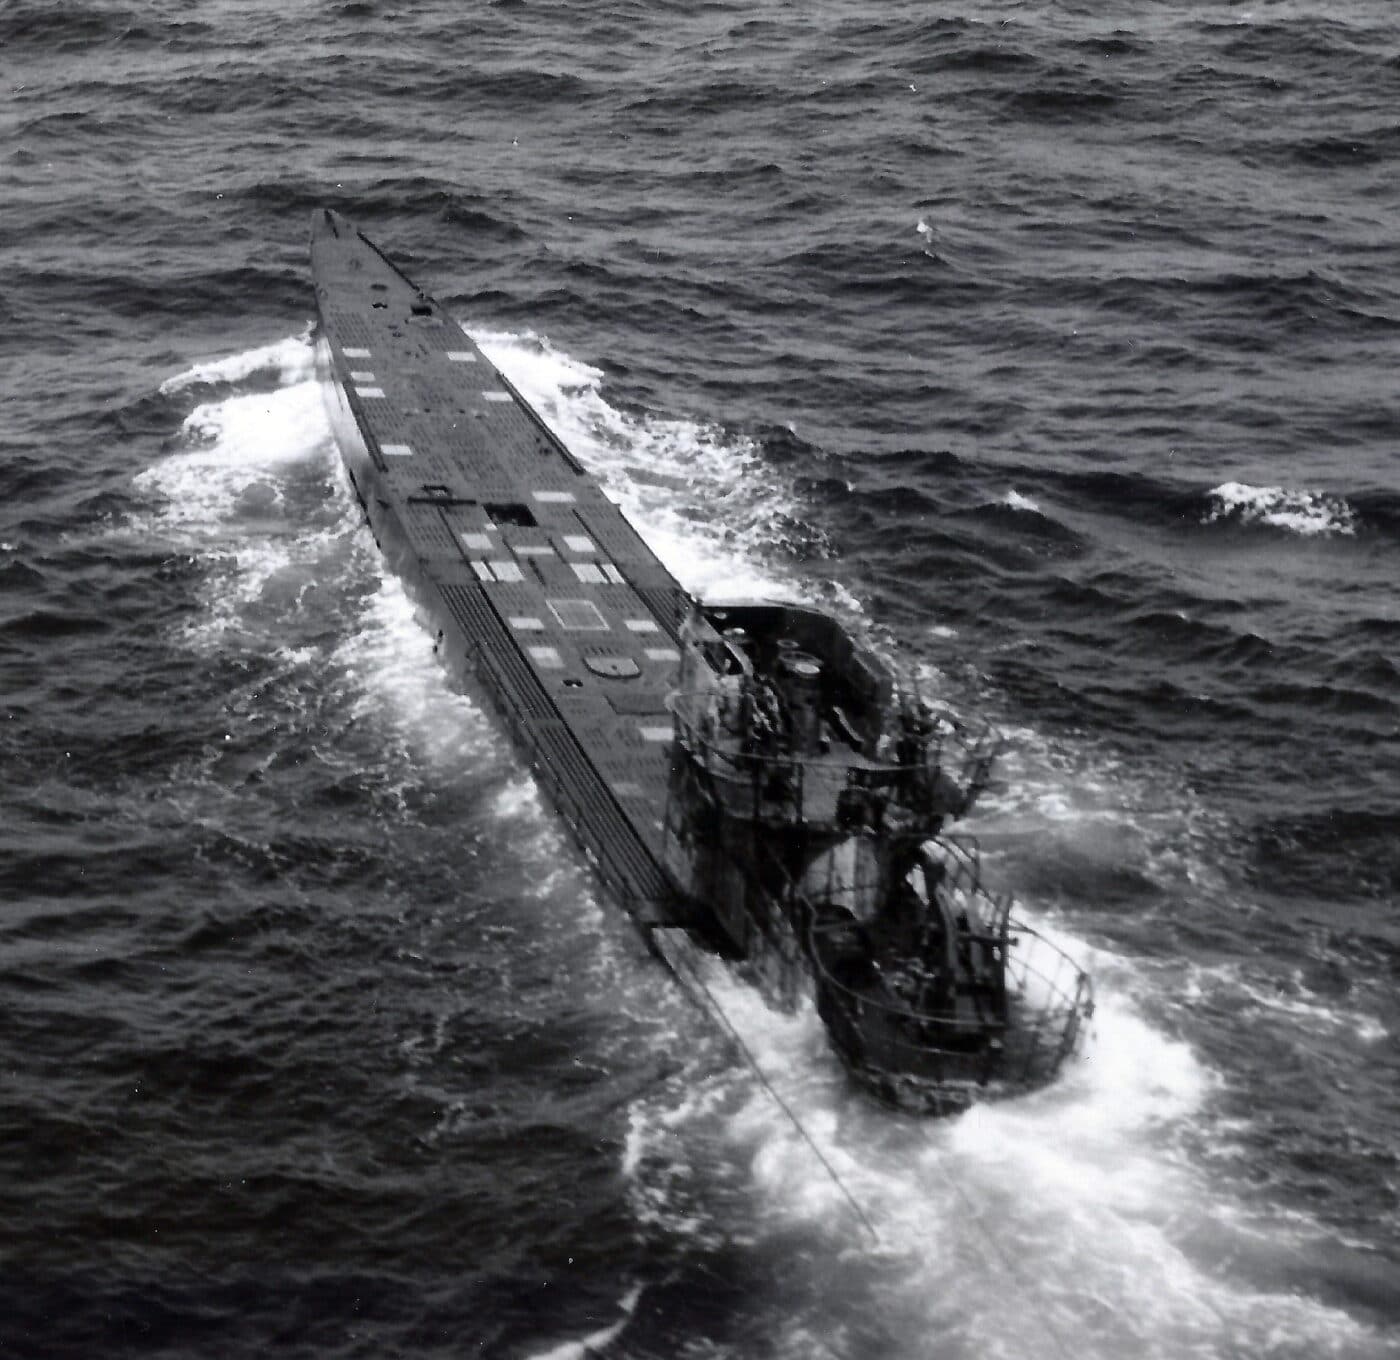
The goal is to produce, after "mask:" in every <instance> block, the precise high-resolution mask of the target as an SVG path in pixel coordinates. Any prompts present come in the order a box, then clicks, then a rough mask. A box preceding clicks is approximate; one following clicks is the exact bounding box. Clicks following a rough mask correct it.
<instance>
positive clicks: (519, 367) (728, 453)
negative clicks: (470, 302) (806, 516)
mask: <svg viewBox="0 0 1400 1360" xmlns="http://www.w3.org/2000/svg"><path fill="white" fill-rule="evenodd" d="M471 335H472V339H474V340H475V341H476V342H477V344H478V345H480V346H481V349H482V351H483V352H484V353H485V354H486V356H487V357H488V358H489V359H490V360H491V362H492V363H494V364H496V365H497V367H499V368H500V369H501V371H502V372H503V373H505V375H506V377H508V378H509V379H510V381H511V382H512V383H513V384H514V385H515V386H516V387H517V388H518V389H519V390H520V392H521V394H522V395H523V396H524V397H525V399H526V400H527V401H528V402H529V403H530V404H531V405H532V406H533V407H534V408H535V410H536V411H538V412H539V414H540V415H541V416H542V417H543V418H544V419H545V420H546V421H547V422H548V423H549V425H550V427H551V428H552V429H553V430H554V431H555V433H556V434H558V435H559V437H560V438H561V439H562V440H563V442H564V443H565V444H566V445H567V446H568V448H569V449H570V450H571V451H572V452H573V453H574V454H575V455H577V457H578V458H579V459H580V460H581V461H582V462H583V463H584V464H585V465H586V466H587V467H588V469H589V471H590V472H592V473H593V474H594V475H595V476H597V477H598V478H599V480H600V481H601V482H602V483H603V486H604V488H605V490H606V491H607V492H608V494H609V496H610V497H611V498H612V499H613V500H614V501H615V502H616V503H617V504H618V506H619V507H620V508H621V509H622V511H623V513H624V514H626V515H627V517H628V518H629V519H630V520H631V521H632V522H633V523H634V524H635V525H636V526H637V527H638V529H639V530H640V531H641V532H642V533H643V535H644V536H645V538H646V541H647V544H648V546H650V547H651V548H652V549H653V550H654V551H655V552H656V554H657V556H659V557H660V558H661V560H662V561H663V562H664V563H665V564H666V565H667V567H668V568H670V570H671V571H672V572H673V573H674V574H675V575H676V577H677V579H678V580H679V581H680V582H681V583H682V584H683V585H684V586H685V587H686V588H687V589H688V590H689V591H691V592H692V593H693V594H696V595H699V596H702V597H710V598H727V599H763V598H769V599H772V598H778V599H793V598H798V597H800V596H801V595H802V594H803V593H804V588H809V587H808V586H799V585H798V584H797V583H795V582H794V581H792V580H788V579H785V578H784V577H783V576H781V575H780V574H779V573H777V572H775V571H774V570H772V569H771V568H769V567H767V566H765V565H763V563H762V558H763V556H764V553H765V550H766V549H767V548H768V547H770V546H771V545H772V541H773V528H772V526H773V525H774V524H775V523H777V522H780V521H781V518H782V516H783V514H784V512H786V511H787V510H788V508H789V507H790V504H791V498H790V495H789V493H788V492H787V491H786V490H785V488H783V487H782V486H781V485H780V484H779V483H778V482H777V481H776V480H775V479H774V478H773V477H772V475H771V474H770V472H769V470H768V469H767V468H766V466H765V465H764V463H763V459H762V457H761V455H760V453H759V450H758V448H757V447H756V446H755V445H754V444H753V442H752V441H751V440H748V439H744V438H738V437H734V436H731V435H728V434H726V433H725V432H724V431H723V430H721V429H720V428H719V427H717V426H712V425H705V424H703V423H701V422H698V421H694V420H687V419H679V418H671V419H667V418H664V417H660V416H632V415H628V414H625V413H624V412H621V411H619V410H617V409H616V408H615V407H613V406H612V405H610V404H609V403H608V402H607V401H606V400H605V398H604V397H603V395H602V390H601V388H602V381H603V373H602V371H601V370H600V369H597V368H594V367H592V366H591V365H589V364H585V363H582V362H580V361H579V360H577V359H572V358H570V357H569V356H568V355H566V354H562V353H561V352H560V351H558V350H556V349H555V348H554V347H553V346H552V345H550V344H549V343H548V341H546V340H542V339H540V338H539V337H537V336H535V335H533V334H528V333H527V334H526V335H523V336H522V335H515V334H511V333H508V332H499V331H488V330H480V329H472V331H471ZM829 588H830V587H829ZM846 603H847V605H848V607H852V608H854V607H856V606H855V601H854V600H851V599H850V598H849V597H847V599H846Z"/></svg>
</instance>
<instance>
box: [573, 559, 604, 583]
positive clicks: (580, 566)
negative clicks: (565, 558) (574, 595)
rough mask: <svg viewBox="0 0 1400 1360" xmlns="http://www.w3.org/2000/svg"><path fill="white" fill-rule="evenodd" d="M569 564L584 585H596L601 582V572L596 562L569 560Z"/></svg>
mask: <svg viewBox="0 0 1400 1360" xmlns="http://www.w3.org/2000/svg"><path fill="white" fill-rule="evenodd" d="M569 565H570V566H571V567H572V568H573V569H574V575H575V576H577V577H578V579H579V580H580V581H582V582H583V583H584V585H590V586H596V585H601V584H602V583H603V572H602V569H601V568H600V567H599V566H598V564H597V563H596V562H570V563H569Z"/></svg>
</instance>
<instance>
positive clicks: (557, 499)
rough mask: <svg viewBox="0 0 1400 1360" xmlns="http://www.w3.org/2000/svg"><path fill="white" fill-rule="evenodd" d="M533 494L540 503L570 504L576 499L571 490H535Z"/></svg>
mask: <svg viewBox="0 0 1400 1360" xmlns="http://www.w3.org/2000/svg"><path fill="white" fill-rule="evenodd" d="M534 496H535V499H536V500H537V501H538V502H539V503H540V504H541V505H572V504H573V503H574V500H575V499H576V498H575V496H574V493H573V492H572V491H536V492H535V493H534Z"/></svg>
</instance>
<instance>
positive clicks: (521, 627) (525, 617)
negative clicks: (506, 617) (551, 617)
mask: <svg viewBox="0 0 1400 1360" xmlns="http://www.w3.org/2000/svg"><path fill="white" fill-rule="evenodd" d="M510 626H511V627H512V628H514V629H515V630H516V632H518V633H543V632H544V620H543V619H537V618H536V617H535V616H534V615H533V614H513V615H512V616H511V620H510Z"/></svg>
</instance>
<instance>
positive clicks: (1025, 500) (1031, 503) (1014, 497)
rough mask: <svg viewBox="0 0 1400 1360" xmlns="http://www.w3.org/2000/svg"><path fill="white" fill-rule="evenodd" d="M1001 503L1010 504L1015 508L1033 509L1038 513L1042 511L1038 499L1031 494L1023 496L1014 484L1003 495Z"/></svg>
mask: <svg viewBox="0 0 1400 1360" xmlns="http://www.w3.org/2000/svg"><path fill="white" fill-rule="evenodd" d="M1001 503H1002V504H1003V505H1008V506H1010V507H1011V509H1013V510H1033V511H1035V512H1037V513H1039V511H1040V505H1039V503H1038V502H1037V501H1035V500H1033V499H1032V498H1031V497H1030V496H1023V495H1022V494H1021V493H1020V492H1019V491H1017V490H1016V488H1015V487H1014V486H1013V487H1012V488H1011V490H1009V491H1008V492H1007V493H1006V495H1005V496H1003V497H1002V502H1001Z"/></svg>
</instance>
